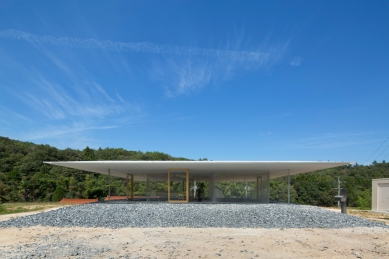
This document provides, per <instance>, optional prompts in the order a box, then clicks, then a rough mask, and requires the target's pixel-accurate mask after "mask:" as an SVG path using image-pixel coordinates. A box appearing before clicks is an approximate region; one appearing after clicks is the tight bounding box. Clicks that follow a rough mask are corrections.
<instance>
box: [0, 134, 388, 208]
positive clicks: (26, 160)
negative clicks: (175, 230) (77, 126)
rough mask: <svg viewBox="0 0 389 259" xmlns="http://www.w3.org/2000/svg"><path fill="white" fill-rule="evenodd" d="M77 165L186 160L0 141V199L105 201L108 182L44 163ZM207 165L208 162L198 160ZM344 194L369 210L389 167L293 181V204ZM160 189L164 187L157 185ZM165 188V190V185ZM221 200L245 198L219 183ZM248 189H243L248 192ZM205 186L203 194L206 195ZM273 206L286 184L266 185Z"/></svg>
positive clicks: (117, 186) (140, 187)
mask: <svg viewBox="0 0 389 259" xmlns="http://www.w3.org/2000/svg"><path fill="white" fill-rule="evenodd" d="M81 160H160V161H161V160H188V159H186V158H176V157H172V156H170V155H168V154H165V153H161V152H141V151H128V150H124V149H122V148H105V149H101V148H99V149H97V150H94V149H91V148H89V147H86V148H85V149H84V150H82V151H80V150H74V149H64V150H59V149H57V148H55V147H51V146H49V145H36V144H33V143H30V142H21V141H17V140H11V139H9V138H5V137H0V197H2V198H3V200H9V201H59V200H61V199H62V198H63V197H67V198H100V197H104V196H106V195H107V189H108V188H107V186H108V177H107V176H106V175H100V174H94V173H87V172H84V171H80V170H75V169H70V168H64V167H59V166H51V165H48V164H44V163H43V161H81ZM201 160H207V159H201ZM338 176H339V177H340V180H341V181H342V187H344V188H346V189H347V192H348V198H349V206H354V207H363V208H368V207H370V206H371V180H372V179H376V178H389V163H386V162H385V161H383V162H382V163H376V162H374V163H373V164H372V165H369V166H351V165H350V166H344V167H338V168H332V169H326V170H322V171H318V172H316V173H306V174H300V175H296V176H293V177H291V202H295V203H299V204H311V205H321V206H332V205H335V201H334V196H335V195H336V193H337V190H336V189H335V188H336V187H337V178H338ZM123 181H124V180H123V179H117V178H115V179H114V180H113V181H112V189H111V191H112V193H114V194H116V195H125V187H124V184H123ZM202 184H204V183H202ZM160 185H161V186H160V187H159V189H161V190H165V189H166V188H167V187H166V186H164V183H160ZM165 185H166V184H165ZM217 187H218V191H219V192H220V193H222V194H223V196H224V197H231V198H235V197H244V196H245V195H246V196H247V192H246V189H245V184H244V183H239V182H238V183H237V182H231V183H219V184H218V186H217ZM246 188H247V186H246ZM134 189H135V194H136V195H137V194H138V195H142V194H145V192H146V185H145V183H144V182H136V183H135V188H134ZM208 189H209V187H208V184H207V183H205V188H204V194H205V195H208V192H209V190H208ZM270 199H271V201H279V202H286V201H287V179H286V178H279V179H272V180H271V181H270Z"/></svg>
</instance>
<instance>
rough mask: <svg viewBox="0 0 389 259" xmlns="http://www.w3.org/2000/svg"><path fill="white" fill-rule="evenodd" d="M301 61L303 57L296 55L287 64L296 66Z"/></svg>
mask: <svg viewBox="0 0 389 259" xmlns="http://www.w3.org/2000/svg"><path fill="white" fill-rule="evenodd" d="M301 62H303V59H302V58H300V57H296V58H294V59H292V60H291V61H290V62H289V65H291V66H292V67H298V66H300V65H301Z"/></svg>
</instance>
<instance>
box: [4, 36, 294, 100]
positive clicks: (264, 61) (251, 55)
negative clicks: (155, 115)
mask: <svg viewBox="0 0 389 259" xmlns="http://www.w3.org/2000/svg"><path fill="white" fill-rule="evenodd" d="M0 38H5V39H12V40H20V41H26V42H28V43H30V44H32V45H34V46H36V47H39V46H42V45H52V46H62V47H68V48H84V49H88V50H104V51H112V52H127V53H145V54H156V55H158V56H159V61H155V60H153V61H151V63H152V64H154V65H155V64H156V63H158V65H157V66H153V71H152V72H151V77H152V78H157V82H158V83H159V84H161V85H162V86H163V87H164V88H165V94H166V96H168V97H174V96H179V95H185V94H189V93H193V92H196V91H198V90H200V89H202V88H204V87H205V86H208V85H210V84H217V83H219V82H223V81H226V80H229V79H231V78H232V77H233V76H234V73H237V71H238V70H242V69H243V70H248V69H258V68H261V67H267V68H269V67H272V66H273V65H274V64H276V63H277V62H278V61H279V60H280V59H281V58H282V55H283V53H284V51H285V50H286V48H287V46H288V42H285V43H281V44H274V45H272V46H262V47H258V48H257V50H255V51H246V50H239V49H238V48H237V47H234V49H229V47H228V46H227V47H226V48H225V49H210V48H198V47H187V46H175V45H163V44H155V43H150V42H121V41H110V40H96V39H79V38H72V37H53V36H39V35H36V34H31V33H28V32H23V31H19V30H4V31H0ZM240 41H241V40H240ZM238 45H240V44H238ZM229 46H234V44H229ZM51 58H52V57H51ZM52 59H53V62H54V63H55V64H56V65H57V66H58V67H60V68H61V69H63V70H64V71H67V70H68V68H67V67H66V66H65V65H64V64H63V63H61V62H60V61H59V60H56V59H55V58H52ZM67 72H68V73H69V71H67Z"/></svg>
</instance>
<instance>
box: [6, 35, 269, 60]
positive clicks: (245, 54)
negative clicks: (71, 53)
mask: <svg viewBox="0 0 389 259" xmlns="http://www.w3.org/2000/svg"><path fill="white" fill-rule="evenodd" d="M0 38H7V39H15V40H24V41H27V42H29V43H37V44H52V45H57V46H66V47H74V48H87V49H103V50H110V51H129V52H137V53H142V52H143V53H154V54H174V55H195V56H204V57H205V56H206V57H214V58H223V59H231V60H236V61H255V62H266V61H267V60H268V59H270V58H271V57H270V53H266V52H255V51H232V50H219V49H205V48H191V47H183V46H171V45H161V44H154V43H150V42H121V41H110V40H102V41H99V40H95V39H78V38H71V37H53V36H38V35H36V34H32V33H27V32H23V31H19V30H11V29H10V30H4V31H0Z"/></svg>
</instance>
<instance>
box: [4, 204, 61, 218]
mask: <svg viewBox="0 0 389 259" xmlns="http://www.w3.org/2000/svg"><path fill="white" fill-rule="evenodd" d="M63 206H66V204H61V203H58V202H17V203H4V204H0V215H5V214H15V213H22V212H32V211H42V210H46V209H51V208H59V207H63Z"/></svg>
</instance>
